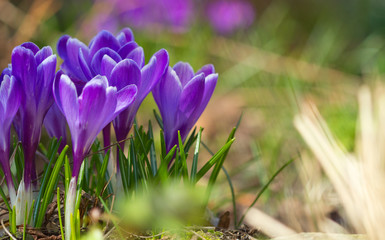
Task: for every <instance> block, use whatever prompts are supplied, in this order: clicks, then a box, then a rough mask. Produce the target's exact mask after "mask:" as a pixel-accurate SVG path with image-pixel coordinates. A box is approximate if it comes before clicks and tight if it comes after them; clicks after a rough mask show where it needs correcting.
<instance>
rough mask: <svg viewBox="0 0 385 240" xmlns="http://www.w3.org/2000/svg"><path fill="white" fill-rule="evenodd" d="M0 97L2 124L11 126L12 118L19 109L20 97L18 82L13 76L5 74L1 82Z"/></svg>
mask: <svg viewBox="0 0 385 240" xmlns="http://www.w3.org/2000/svg"><path fill="white" fill-rule="evenodd" d="M3 84H4V85H3ZM5 95H7V96H5ZM0 98H1V101H2V105H3V106H4V125H6V126H11V123H12V119H13V118H14V116H15V115H16V112H17V110H18V109H19V106H20V99H21V92H20V85H19V82H18V81H17V80H16V79H15V78H14V77H13V76H11V77H10V78H9V77H8V76H6V77H5V78H4V80H3V82H2V83H1V90H0ZM3 101H4V102H3ZM5 101H6V102H5Z"/></svg>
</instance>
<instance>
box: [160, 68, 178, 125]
mask: <svg viewBox="0 0 385 240" xmlns="http://www.w3.org/2000/svg"><path fill="white" fill-rule="evenodd" d="M181 93H182V85H181V83H180V80H179V78H178V76H177V75H176V73H175V71H174V70H173V69H172V68H171V67H169V68H168V69H167V72H166V74H165V75H164V76H163V78H162V79H161V80H160V81H159V83H158V85H157V86H156V87H155V88H154V90H153V96H154V99H155V101H156V103H157V105H158V106H159V110H160V111H161V115H162V118H163V123H164V127H165V129H171V128H172V125H173V124H175V122H174V120H175V114H176V111H177V109H178V105H179V99H180V95H181Z"/></svg>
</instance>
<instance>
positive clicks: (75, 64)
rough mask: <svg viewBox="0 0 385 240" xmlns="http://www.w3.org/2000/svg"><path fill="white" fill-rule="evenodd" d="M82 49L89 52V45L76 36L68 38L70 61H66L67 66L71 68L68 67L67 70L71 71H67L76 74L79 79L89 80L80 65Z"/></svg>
mask: <svg viewBox="0 0 385 240" xmlns="http://www.w3.org/2000/svg"><path fill="white" fill-rule="evenodd" d="M80 51H83V52H87V51H88V49H87V46H86V45H85V44H84V43H82V42H80V41H79V40H77V39H76V38H70V39H68V41H67V57H68V61H66V62H65V63H67V64H66V66H67V67H68V68H69V69H66V71H69V72H67V73H68V74H70V75H74V76H76V77H78V78H79V79H82V80H84V81H87V80H88V79H87V78H86V77H85V75H84V73H83V71H82V68H81V67H80V64H79V53H80Z"/></svg>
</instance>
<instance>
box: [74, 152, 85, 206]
mask: <svg viewBox="0 0 385 240" xmlns="http://www.w3.org/2000/svg"><path fill="white" fill-rule="evenodd" d="M85 162H86V159H84V160H83V163H82V165H81V166H80V171H79V177H78V183H77V186H76V202H75V209H74V211H75V212H76V210H77V209H79V206H80V200H81V197H82V184H83V183H82V182H83V180H84V172H85V171H84V168H85V167H84V166H85Z"/></svg>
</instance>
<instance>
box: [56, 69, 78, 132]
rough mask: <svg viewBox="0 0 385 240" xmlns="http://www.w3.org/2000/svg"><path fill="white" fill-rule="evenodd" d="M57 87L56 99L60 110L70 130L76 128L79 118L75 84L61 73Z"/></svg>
mask: <svg viewBox="0 0 385 240" xmlns="http://www.w3.org/2000/svg"><path fill="white" fill-rule="evenodd" d="M58 83H59V84H58V85H59V89H58V93H59V95H57V96H56V97H57V99H60V103H61V110H62V112H63V114H64V116H65V117H66V119H67V123H68V126H69V128H70V129H71V132H72V131H74V129H76V127H77V126H76V124H77V122H78V119H79V102H78V95H77V93H76V87H75V84H73V82H72V81H71V79H70V78H69V77H68V76H67V75H64V74H62V75H61V76H60V79H59V82H58Z"/></svg>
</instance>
